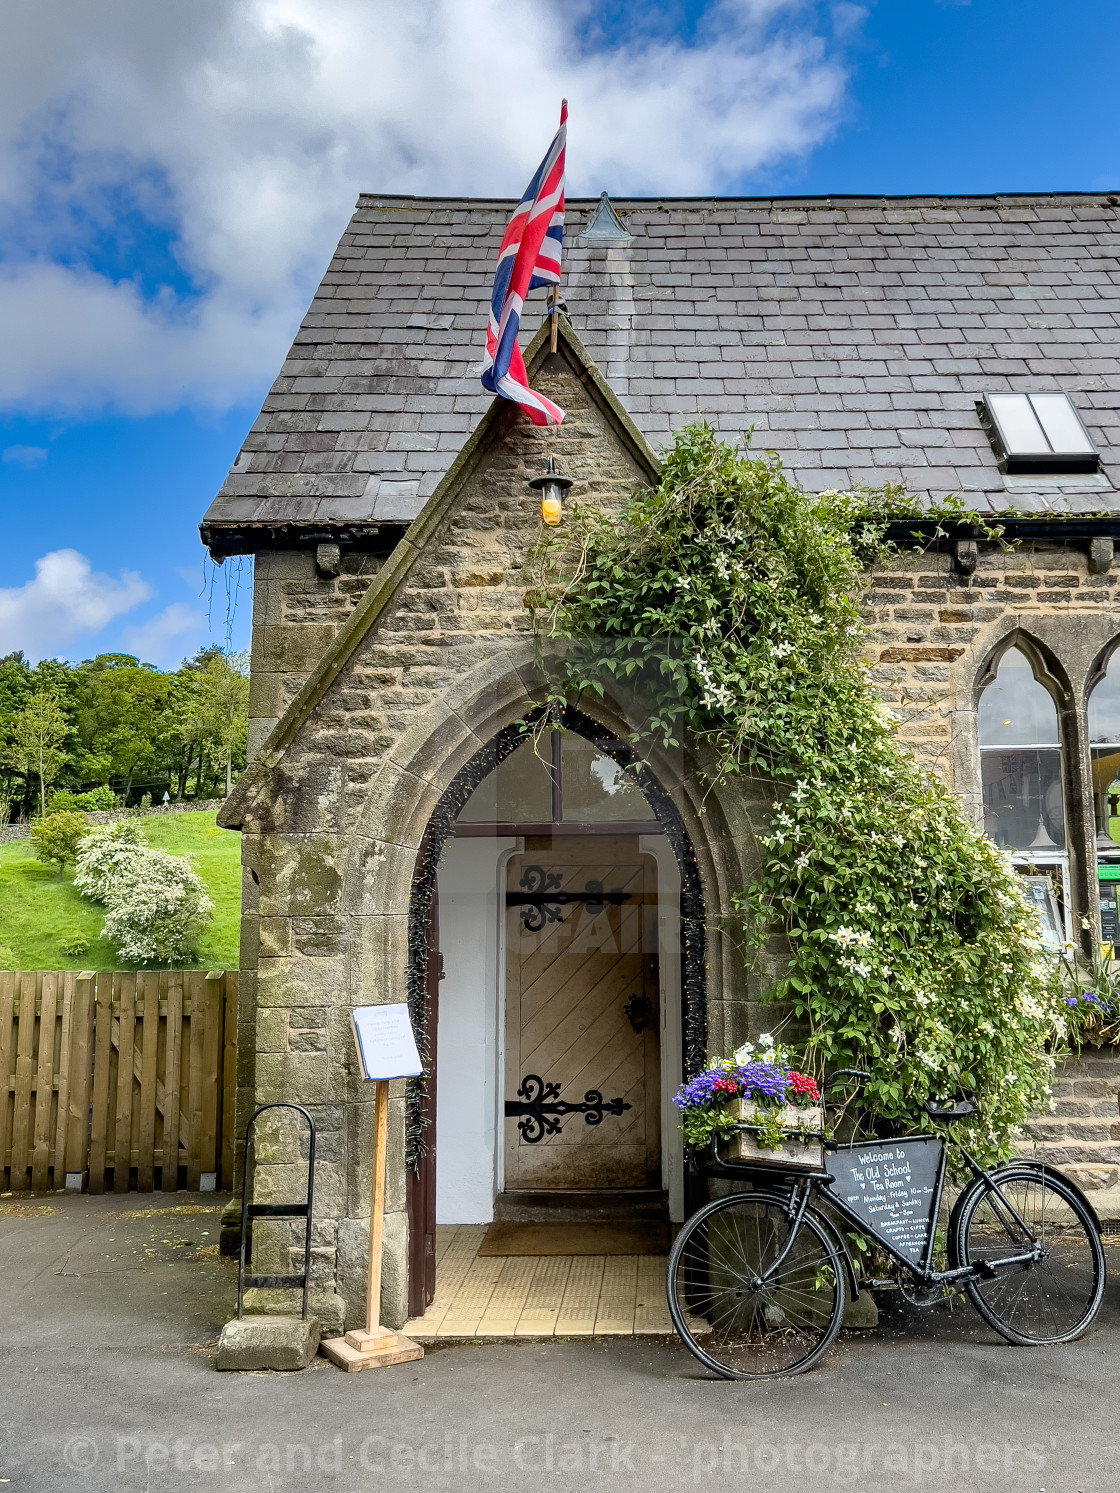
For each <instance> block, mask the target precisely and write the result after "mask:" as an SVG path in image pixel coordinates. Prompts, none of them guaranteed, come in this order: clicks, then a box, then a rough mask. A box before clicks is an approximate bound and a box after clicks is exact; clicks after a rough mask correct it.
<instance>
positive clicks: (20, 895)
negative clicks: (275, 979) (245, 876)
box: [0, 813, 241, 970]
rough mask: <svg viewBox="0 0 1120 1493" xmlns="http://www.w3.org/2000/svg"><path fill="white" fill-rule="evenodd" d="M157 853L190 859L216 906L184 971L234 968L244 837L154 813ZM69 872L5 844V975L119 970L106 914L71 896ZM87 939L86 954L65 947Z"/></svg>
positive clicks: (197, 818) (1, 857) (151, 829)
mask: <svg viewBox="0 0 1120 1493" xmlns="http://www.w3.org/2000/svg"><path fill="white" fill-rule="evenodd" d="M140 823H141V825H142V827H143V830H144V836H145V838H146V839H147V841H148V844H149V845H151V847H152V848H153V850H170V851H171V852H172V853H173V854H175V855H189V856H191V857H192V859H193V861H194V866H195V869H196V870H197V872H198V874H199V876H200V877H201V879H202V882H203V884H204V885H205V887H206V890H207V892H208V893H209V894H210V896H211V898H212V899H213V902H214V919H213V921H212V922H211V924H210V926H209V928H207V930H206V933H205V934H204V935H203V938H202V942H201V945H200V947H199V951H198V958H197V960H196V961H195V963H194V964H193V965H184V966H183V968H186V969H236V968H237V965H238V932H239V924H240V918H241V836H240V835H238V834H236V833H234V832H233V831H232V830H228V829H219V828H218V826H217V825H216V824H215V822H214V815H213V814H194V813H189V814H153V815H151V817H149V818H144V819H142V820H141V821H140ZM72 871H73V867H72V866H68V867H67V870H66V876H65V877H64V878H63V880H62V881H59V879H58V869H57V867H55V866H45V865H43V864H42V863H41V862H40V861H37V860H36V859H35V857H34V855H33V854H32V853H31V847H30V845H29V844H28V842H27V841H26V840H16V841H14V842H13V843H12V844H10V845H0V969H93V970H100V969H119V968H120V967H121V962H120V960H119V959H118V958H117V957H116V956H115V954H114V953H113V950H112V947H111V946H110V945H109V944H107V943H103V942H102V941H101V937H100V934H101V924H102V919H103V910H102V908H100V907H99V906H98V905H97V904H96V903H94V902H87V901H86V900H85V899H84V898H83V897H80V896H79V895H78V893H77V892H76V891H75V890H74V884H73V882H72V881H71V873H72ZM79 937H80V938H85V939H87V940H88V942H89V947H88V949H87V950H86V952H85V953H83V954H75V955H69V954H67V953H66V952H65V950H64V948H63V945H64V944H66V943H68V942H70V941H71V940H72V939H75V938H79Z"/></svg>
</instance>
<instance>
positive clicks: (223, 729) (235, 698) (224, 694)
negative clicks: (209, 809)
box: [182, 648, 249, 798]
mask: <svg viewBox="0 0 1120 1493" xmlns="http://www.w3.org/2000/svg"><path fill="white" fill-rule="evenodd" d="M194 666H195V669H196V678H195V680H194V681H193V686H194V687H193V691H192V697H191V699H190V704H189V709H188V712H187V715H186V717H185V719H184V722H183V726H182V731H183V734H184V736H185V737H186V739H187V740H189V741H191V742H192V743H194V744H195V746H196V749H197V750H199V752H200V759H199V777H200V779H201V776H202V760H203V759H202V752H203V751H204V750H205V749H207V748H208V749H209V751H210V754H211V756H212V757H214V758H215V759H216V760H217V761H219V762H221V763H223V764H224V766H225V776H226V797H227V798H228V797H229V794H230V792H231V791H232V788H233V761H234V757H235V755H240V754H242V753H243V752H244V750H245V739H246V734H247V730H248V722H249V657H248V654H246V653H224V652H223V651H222V650H221V649H220V648H211V649H207V650H206V651H205V652H204V653H200V654H199V655H198V657H197V658H196V659H195V660H194Z"/></svg>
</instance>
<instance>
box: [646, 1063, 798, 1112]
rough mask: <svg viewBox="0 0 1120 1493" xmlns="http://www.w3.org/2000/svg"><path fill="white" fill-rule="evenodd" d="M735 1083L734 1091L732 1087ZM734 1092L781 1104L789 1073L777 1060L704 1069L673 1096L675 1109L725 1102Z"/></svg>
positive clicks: (695, 1107)
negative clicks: (774, 1061) (729, 1067)
mask: <svg viewBox="0 0 1120 1493" xmlns="http://www.w3.org/2000/svg"><path fill="white" fill-rule="evenodd" d="M732 1085H734V1090H732ZM733 1092H737V1093H738V1094H740V1095H741V1096H742V1097H743V1098H744V1099H754V1100H756V1101H758V1102H759V1103H762V1104H784V1103H785V1101H786V1097H787V1095H788V1093H789V1072H788V1070H787V1069H785V1068H779V1067H778V1065H777V1064H776V1063H766V1062H762V1063H757V1062H756V1063H742V1064H741V1065H740V1066H739V1067H736V1068H731V1069H727V1068H722V1067H720V1068H707V1069H705V1071H704V1072H703V1073H698V1074H697V1075H696V1077H695V1078H693V1079H690V1080H689V1082H688V1083H686V1084H682V1086H681V1087H680V1088H679V1089H678V1090H677V1092H676V1094H675V1095H674V1096H673V1103H674V1104H675V1105H676V1107H677V1108H678V1109H700V1108H702V1107H704V1106H707V1105H713V1104H724V1103H726V1102H727V1100H728V1099H730V1098H731V1097H733Z"/></svg>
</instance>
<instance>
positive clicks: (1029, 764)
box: [979, 648, 1065, 858]
mask: <svg viewBox="0 0 1120 1493" xmlns="http://www.w3.org/2000/svg"><path fill="white" fill-rule="evenodd" d="M979 727H980V767H981V778H982V784H983V795H984V828H985V830H986V831H987V832H988V834H989V835H991V837H992V839H993V840H995V842H996V844H997V845H1002V846H1003V847H1004V848H1005V849H1008V850H1015V851H1018V852H1020V853H1023V854H1030V853H1032V852H1033V853H1034V854H1035V855H1037V856H1040V857H1047V858H1048V857H1053V856H1054V855H1055V854H1061V853H1064V851H1065V808H1064V804H1063V801H1062V756H1061V750H1060V748H1059V746H1058V712H1057V708H1056V707H1055V705H1054V701H1053V699H1052V698H1051V696H1050V694H1049V692H1048V691H1047V690H1046V689H1045V688H1044V687H1043V686H1042V685H1041V684H1040V683H1039V682H1038V680H1037V679H1036V678H1035V677H1034V672H1033V670H1032V669H1031V666H1030V662H1029V660H1028V659H1027V658H1026V657H1025V655H1024V654H1022V653H1020V652H1019V650H1018V649H1017V648H1011V649H1009V650H1008V651H1007V653H1005V654H1004V656H1003V658H1002V659H1001V660H1000V664H999V668H998V670H997V672H996V677H995V679H994V680H993V681H992V683H991V684H989V685H988V687H987V688H986V689H985V691H984V693H983V695H982V696H981V697H980V708H979Z"/></svg>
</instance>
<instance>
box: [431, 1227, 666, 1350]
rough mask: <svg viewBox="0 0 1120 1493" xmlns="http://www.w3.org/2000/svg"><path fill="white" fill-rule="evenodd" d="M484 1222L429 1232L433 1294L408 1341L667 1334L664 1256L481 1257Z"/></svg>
mask: <svg viewBox="0 0 1120 1493" xmlns="http://www.w3.org/2000/svg"><path fill="white" fill-rule="evenodd" d="M485 1233H486V1226H485V1224H478V1225H475V1224H447V1225H441V1226H440V1227H438V1228H437V1229H436V1294H435V1299H434V1300H433V1302H432V1304H431V1306H430V1307H429V1308H428V1310H427V1311H426V1312H425V1313H424V1315H423V1316H422V1317H414V1318H413V1319H412V1321H410V1322H409V1323H408V1324H407V1325H406V1327H405V1329H404V1330H405V1332H406V1333H407V1334H408V1336H409V1337H413V1338H416V1339H417V1340H418V1341H420V1342H425V1341H430V1340H432V1339H439V1338H444V1339H453V1338H494V1337H519V1338H531V1337H538V1338H539V1337H546V1338H547V1337H564V1338H571V1337H634V1336H636V1335H640V1334H648V1333H659V1334H663V1335H664V1334H667V1333H671V1332H672V1330H673V1324H672V1323H671V1322H670V1320H669V1309H668V1307H667V1306H666V1304H665V1265H666V1261H667V1256H665V1255H510V1256H507V1257H505V1258H501V1257H496V1256H495V1257H488V1258H480V1257H479V1254H478V1247H479V1245H480V1244H481V1243H482V1237H483V1235H484V1234H485Z"/></svg>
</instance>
